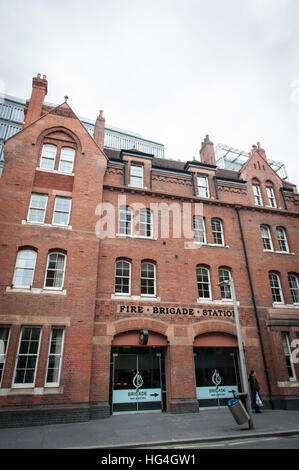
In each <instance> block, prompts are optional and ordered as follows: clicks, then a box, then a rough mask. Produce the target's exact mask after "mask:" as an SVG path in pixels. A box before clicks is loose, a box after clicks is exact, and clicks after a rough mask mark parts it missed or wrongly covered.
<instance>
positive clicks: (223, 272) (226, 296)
mask: <svg viewBox="0 0 299 470" xmlns="http://www.w3.org/2000/svg"><path fill="white" fill-rule="evenodd" d="M218 275H219V283H222V282H227V281H229V280H230V279H231V272H230V271H229V270H228V269H226V268H219V270H218ZM220 292H221V298H222V300H232V292H231V287H230V285H229V284H223V285H220Z"/></svg>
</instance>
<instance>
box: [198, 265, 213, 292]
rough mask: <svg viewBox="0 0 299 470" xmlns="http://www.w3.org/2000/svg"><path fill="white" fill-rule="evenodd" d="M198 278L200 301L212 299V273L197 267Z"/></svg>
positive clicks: (204, 268) (202, 267)
mask: <svg viewBox="0 0 299 470" xmlns="http://www.w3.org/2000/svg"><path fill="white" fill-rule="evenodd" d="M196 278H197V288H198V297H199V299H211V298H212V296H211V284H210V271H209V269H208V268H206V267H204V266H197V267H196Z"/></svg>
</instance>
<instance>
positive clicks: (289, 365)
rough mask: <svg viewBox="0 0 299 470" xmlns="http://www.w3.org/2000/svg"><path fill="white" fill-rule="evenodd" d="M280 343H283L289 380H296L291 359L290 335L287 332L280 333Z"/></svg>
mask: <svg viewBox="0 0 299 470" xmlns="http://www.w3.org/2000/svg"><path fill="white" fill-rule="evenodd" d="M282 345H283V352H284V355H285V360H286V366H287V370H288V374H289V379H290V380H296V373H295V368H294V364H293V361H292V351H291V347H290V337H289V333H286V332H283V333H282Z"/></svg>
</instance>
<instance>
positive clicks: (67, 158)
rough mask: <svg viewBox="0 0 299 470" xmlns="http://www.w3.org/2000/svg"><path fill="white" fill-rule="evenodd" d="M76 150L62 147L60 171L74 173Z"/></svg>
mask: <svg viewBox="0 0 299 470" xmlns="http://www.w3.org/2000/svg"><path fill="white" fill-rule="evenodd" d="M74 158H75V149H73V148H71V147H62V148H61V152H60V161H59V168H58V170H59V171H62V172H64V173H72V172H73V167H74Z"/></svg>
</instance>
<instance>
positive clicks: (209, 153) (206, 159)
mask: <svg viewBox="0 0 299 470" xmlns="http://www.w3.org/2000/svg"><path fill="white" fill-rule="evenodd" d="M199 155H200V161H201V162H202V163H207V164H208V165H216V158H215V151H214V144H213V142H211V141H210V138H209V136H208V135H206V137H205V138H204V141H203V142H202V143H201V149H200V151H199Z"/></svg>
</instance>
